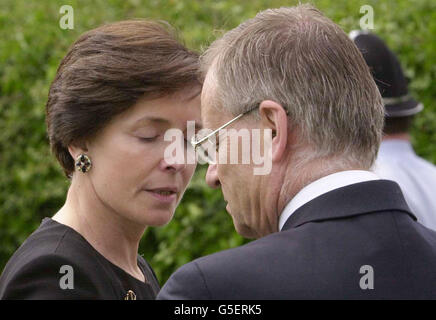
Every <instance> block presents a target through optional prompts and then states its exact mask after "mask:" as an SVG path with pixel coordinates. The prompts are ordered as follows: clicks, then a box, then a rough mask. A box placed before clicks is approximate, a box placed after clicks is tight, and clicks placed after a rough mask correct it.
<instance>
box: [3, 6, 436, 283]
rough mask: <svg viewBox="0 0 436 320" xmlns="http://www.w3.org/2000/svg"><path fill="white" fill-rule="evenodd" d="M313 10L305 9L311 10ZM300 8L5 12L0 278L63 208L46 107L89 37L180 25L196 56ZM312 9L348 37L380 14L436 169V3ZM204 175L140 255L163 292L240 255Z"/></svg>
mask: <svg viewBox="0 0 436 320" xmlns="http://www.w3.org/2000/svg"><path fill="white" fill-rule="evenodd" d="M303 2H305V1H303ZM296 3H297V1H284V0H283V1H281V0H272V1H266V0H253V1H235V0H222V1H212V0H204V1H176V0H143V1H141V0H109V1H103V0H97V1H84V0H82V1H80V0H76V1H68V2H66V1H48V0H44V1H41V0H40V1H36V0H34V1H24V0H2V1H1V3H0V243H1V246H0V270H2V269H3V267H4V265H5V264H6V262H7V260H8V259H9V257H10V256H11V255H12V253H13V252H14V251H15V250H16V249H17V247H18V246H19V245H20V244H21V243H22V242H23V241H24V240H25V239H26V237H27V236H28V235H29V234H30V233H31V232H32V231H33V230H35V229H36V228H37V227H38V225H39V223H40V222H41V219H42V218H43V217H46V216H52V215H53V214H54V213H55V212H56V211H57V210H58V209H59V208H60V207H61V206H62V204H63V202H64V201H65V196H66V191H67V188H68V181H67V180H66V179H65V178H64V176H63V174H62V171H61V169H60V166H59V165H58V164H57V163H56V160H55V159H54V157H53V156H52V155H51V154H50V151H49V147H48V140H47V137H46V131H45V123H44V121H45V120H44V117H45V103H46V99H47V93H48V88H49V85H50V82H51V81H52V79H53V78H54V75H55V73H56V69H57V66H58V64H59V62H60V60H61V59H62V57H63V56H64V55H65V53H66V51H67V49H68V47H69V45H71V43H72V42H73V41H74V40H75V39H76V38H77V37H78V36H79V35H80V34H81V33H82V32H84V31H86V30H89V29H91V28H94V27H96V26H99V25H101V24H103V23H108V22H113V21H118V20H125V19H131V18H152V19H163V20H167V21H169V22H170V23H171V24H172V25H174V26H175V27H176V28H177V29H178V30H180V33H181V35H182V37H183V38H184V39H185V42H186V44H187V45H188V46H189V47H192V48H195V49H198V50H201V49H203V48H204V47H206V46H207V45H208V44H209V43H210V42H211V41H213V40H214V39H215V38H216V37H217V36H218V35H219V34H220V33H221V31H225V30H228V29H230V28H233V27H235V26H237V25H238V24H239V23H241V22H242V21H244V20H246V19H248V18H250V17H253V16H254V15H255V14H256V12H258V11H260V10H263V9H266V8H272V7H280V6H289V5H295V4H296ZM313 3H314V4H315V5H316V6H317V7H318V8H319V9H320V10H322V11H323V12H324V13H325V14H326V15H327V16H328V17H330V18H331V19H333V20H334V21H335V22H336V23H338V24H339V25H340V26H341V27H343V28H344V29H345V31H347V32H348V31H350V30H352V29H358V28H359V20H360V18H361V16H362V14H361V13H360V12H359V8H360V6H362V5H364V4H369V5H372V6H373V8H374V21H375V32H376V33H377V34H379V35H380V36H381V37H382V38H384V39H385V40H386V41H387V43H388V44H389V45H390V46H391V48H392V49H393V50H394V51H395V52H397V53H398V55H399V57H400V60H401V63H402V65H403V67H404V68H405V70H406V74H407V75H408V76H409V77H410V78H412V82H411V86H410V88H411V91H412V94H413V95H414V96H415V97H416V98H417V99H419V100H420V101H422V102H423V103H424V105H425V110H424V111H423V112H422V113H421V114H420V115H419V116H418V117H417V121H416V122H415V126H414V129H413V135H414V145H415V147H416V150H417V152H418V153H419V154H420V155H422V156H424V157H425V158H427V159H428V160H430V161H432V162H436V143H435V142H436V125H435V124H436V103H435V101H436V87H435V86H434V84H435V83H436V81H435V80H436V65H435V63H434V61H435V57H436V42H435V41H434V39H435V35H436V2H434V0H420V1H408V0H401V1H394V0H386V1H376V0H365V1H357V0H353V1H345V0H344V1H339V0H319V1H313ZM64 4H69V5H71V6H72V7H73V8H74V17H75V21H74V26H75V29H74V30H62V29H61V28H60V27H59V19H60V18H61V16H62V15H61V14H60V13H59V9H60V7H61V6H62V5H64ZM204 175H205V167H199V169H198V170H197V173H196V174H195V177H194V179H193V181H192V183H191V185H190V188H189V189H188V191H187V192H186V195H185V197H184V199H183V201H182V203H181V205H180V206H179V208H178V209H177V211H176V214H175V217H174V219H173V221H171V222H170V223H169V224H168V225H167V226H165V227H162V228H149V229H148V230H147V231H146V234H145V235H144V237H143V240H142V241H141V245H140V250H139V251H140V253H141V254H144V257H145V258H146V259H147V260H148V261H149V262H150V263H151V265H152V266H153V267H154V269H155V271H156V273H157V275H158V277H159V279H160V281H161V283H164V282H165V281H166V279H167V278H168V276H169V275H170V274H171V273H172V272H173V271H174V270H175V269H176V268H177V267H179V266H181V265H182V264H184V263H186V262H188V261H191V260H193V259H194V258H196V257H199V256H202V255H206V254H209V253H213V252H216V251H219V250H223V249H227V248H230V247H234V246H238V245H241V244H243V243H245V242H246V241H247V240H244V239H242V238H241V237H240V236H239V235H237V234H236V232H235V231H234V229H233V224H232V220H231V218H230V216H229V215H228V214H227V213H226V211H225V203H224V201H223V199H222V196H221V193H220V191H219V190H212V189H209V188H207V187H206V185H205V183H204Z"/></svg>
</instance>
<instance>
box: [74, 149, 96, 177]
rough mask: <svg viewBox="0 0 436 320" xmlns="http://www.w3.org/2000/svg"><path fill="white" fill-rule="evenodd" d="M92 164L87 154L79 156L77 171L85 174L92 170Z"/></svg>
mask: <svg viewBox="0 0 436 320" xmlns="http://www.w3.org/2000/svg"><path fill="white" fill-rule="evenodd" d="M91 167H92V162H91V159H89V157H88V156H87V155H86V154H83V153H82V154H79V156H78V157H77V159H76V170H78V171H82V172H83V173H86V172H88V171H89V170H91Z"/></svg>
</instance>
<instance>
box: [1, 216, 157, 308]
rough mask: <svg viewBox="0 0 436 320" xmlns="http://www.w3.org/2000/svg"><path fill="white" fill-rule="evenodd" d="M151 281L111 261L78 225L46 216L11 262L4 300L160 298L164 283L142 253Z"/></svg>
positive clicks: (3, 286)
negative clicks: (161, 287)
mask: <svg viewBox="0 0 436 320" xmlns="http://www.w3.org/2000/svg"><path fill="white" fill-rule="evenodd" d="M138 266H139V267H140V269H141V271H142V272H143V273H144V276H145V279H146V281H145V282H143V281H140V280H138V279H136V278H135V277H133V276H131V275H130V274H128V273H127V272H125V271H124V270H123V269H121V268H119V267H118V266H116V265H114V264H113V263H111V262H110V261H109V260H107V259H106V258H105V257H103V255H101V254H100V253H99V252H98V251H97V250H95V249H94V248H93V247H92V246H91V244H90V243H89V242H88V241H86V239H85V238H84V237H83V236H82V235H80V234H79V233H78V232H76V231H75V230H74V229H72V228H70V227H68V226H66V225H63V224H61V223H58V222H56V221H55V220H53V219H50V218H45V219H44V220H43V221H42V223H41V225H40V226H39V228H38V229H37V230H36V231H35V232H34V233H32V234H31V235H30V236H29V237H28V238H27V239H26V241H25V242H24V243H23V244H22V245H21V247H20V248H19V249H18V250H17V251H16V252H15V253H14V255H13V256H12V257H11V259H10V260H9V261H8V263H7V264H6V267H5V269H4V270H3V273H2V275H1V277H0V299H116V300H119V299H125V298H127V299H135V298H136V299H138V300H140V299H155V297H156V295H157V293H158V292H159V289H160V288H159V283H158V281H157V279H156V275H155V274H154V272H153V270H152V268H151V267H150V265H149V264H148V263H147V262H146V261H145V260H144V258H142V257H141V256H139V255H138Z"/></svg>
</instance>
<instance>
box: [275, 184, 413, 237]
mask: <svg viewBox="0 0 436 320" xmlns="http://www.w3.org/2000/svg"><path fill="white" fill-rule="evenodd" d="M392 210H394V211H402V212H405V213H407V214H409V215H410V216H411V217H412V219H414V220H416V217H415V216H414V215H413V214H412V213H411V211H410V209H409V206H408V205H407V203H406V200H405V199H404V196H403V193H402V192H401V189H400V187H399V185H398V184H397V183H395V182H393V181H390V180H374V181H367V182H361V183H355V184H352V185H349V186H345V187H342V188H338V189H335V190H332V191H330V192H327V193H325V194H323V195H321V196H319V197H317V198H315V199H313V200H312V201H309V202H308V203H306V204H305V205H303V206H301V207H300V208H298V209H297V210H296V211H295V212H294V213H293V214H292V215H291V216H290V217H289V218H288V220H287V221H286V223H285V225H284V226H283V228H282V230H287V229H290V228H296V227H298V226H301V225H302V224H304V223H307V222H312V221H323V220H330V219H338V218H344V217H350V216H356V215H361V214H367V213H375V212H380V211H392Z"/></svg>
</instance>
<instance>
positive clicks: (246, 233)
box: [233, 220, 258, 239]
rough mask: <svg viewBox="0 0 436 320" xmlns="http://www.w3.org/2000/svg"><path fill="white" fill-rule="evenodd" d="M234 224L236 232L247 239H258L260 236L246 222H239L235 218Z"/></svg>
mask: <svg viewBox="0 0 436 320" xmlns="http://www.w3.org/2000/svg"><path fill="white" fill-rule="evenodd" d="M233 225H234V226H235V230H236V232H237V233H238V234H239V235H240V236H242V237H244V238H246V239H257V238H258V236H257V234H256V232H254V230H253V229H251V228H250V227H249V226H247V225H246V224H241V223H237V222H235V220H233Z"/></svg>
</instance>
